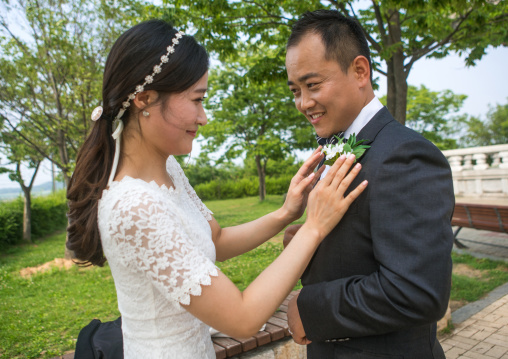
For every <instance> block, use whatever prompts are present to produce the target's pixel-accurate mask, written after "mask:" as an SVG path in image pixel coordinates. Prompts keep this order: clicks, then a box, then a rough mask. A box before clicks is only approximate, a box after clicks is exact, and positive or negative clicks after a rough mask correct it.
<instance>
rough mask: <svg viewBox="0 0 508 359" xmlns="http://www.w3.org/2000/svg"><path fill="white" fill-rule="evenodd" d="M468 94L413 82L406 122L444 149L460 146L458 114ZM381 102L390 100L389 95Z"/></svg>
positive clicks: (408, 99) (459, 118)
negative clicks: (457, 93) (430, 87)
mask: <svg viewBox="0 0 508 359" xmlns="http://www.w3.org/2000/svg"><path fill="white" fill-rule="evenodd" d="M466 98H467V96H466V95H460V94H459V95H456V94H454V93H453V92H452V91H451V90H444V91H440V92H438V91H431V90H429V89H428V88H427V87H425V86H424V85H420V87H416V86H409V88H408V98H407V118H406V126H408V127H409V128H411V129H413V130H415V131H416V132H419V133H421V134H422V135H423V136H424V137H425V138H426V139H428V140H429V141H431V142H432V143H434V144H435V145H436V146H437V147H438V148H439V149H441V150H448V149H453V148H457V140H456V138H455V137H456V132H457V128H456V123H457V121H460V120H461V117H460V116H458V115H455V116H454V114H456V113H457V112H458V111H459V110H460V109H461V107H462V105H463V104H464V101H465V100H466ZM380 100H381V102H383V103H385V104H386V96H383V97H382V98H381V99H380Z"/></svg>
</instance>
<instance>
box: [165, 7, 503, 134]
mask: <svg viewBox="0 0 508 359" xmlns="http://www.w3.org/2000/svg"><path fill="white" fill-rule="evenodd" d="M163 4H164V6H165V9H166V11H167V16H168V17H169V18H170V19H173V20H174V21H175V23H177V24H179V25H182V26H188V27H192V28H195V29H197V33H196V37H197V38H198V39H200V40H201V41H203V42H204V43H205V44H206V46H207V48H208V49H209V50H211V51H213V52H214V53H216V54H218V56H219V58H220V59H221V60H223V61H229V60H230V59H231V58H232V57H235V56H238V52H237V49H238V48H239V46H240V45H243V46H246V45H249V46H252V47H254V48H259V47H260V44H266V45H267V46H271V47H273V48H275V49H277V51H274V55H271V56H270V55H268V54H265V55H264V56H263V57H261V58H260V59H259V60H258V61H257V63H255V64H253V66H252V67H251V68H250V69H249V75H250V76H253V78H258V79H265V80H267V79H270V78H277V77H278V78H282V77H285V74H284V46H285V43H286V40H287V38H288V35H289V32H290V26H291V24H292V23H293V22H294V21H295V19H296V18H297V17H298V16H299V15H300V14H302V13H303V12H305V11H308V10H314V9H319V8H330V9H337V10H338V11H340V12H341V13H343V14H345V15H349V16H352V17H354V18H356V19H357V20H358V21H359V22H360V24H361V25H362V27H363V30H364V33H365V35H366V37H367V40H368V41H369V43H370V47H371V50H372V57H373V68H374V70H376V71H377V72H378V73H380V74H382V75H383V76H385V77H386V79H387V85H388V86H387V88H388V90H387V91H388V93H387V106H388V109H389V110H390V112H391V113H392V114H393V115H394V117H395V118H396V119H397V121H399V122H400V123H402V124H405V121H406V105H407V90H408V85H407V78H408V76H409V73H410V71H411V69H412V67H413V65H414V64H415V62H416V61H418V60H420V59H421V58H423V57H436V58H442V57H445V56H447V55H448V54H450V53H453V52H455V53H458V54H460V55H466V64H467V65H469V66H472V65H474V64H475V63H476V61H478V60H480V59H481V58H482V56H483V55H484V54H485V51H486V49H487V48H488V47H489V46H494V47H497V46H507V44H508V32H507V28H508V26H507V24H508V2H506V1H497V0H467V1H464V0H447V1H414V0H397V1H395V0H372V1H371V2H370V4H369V5H366V2H365V1H341V0H329V1H327V2H326V3H324V2H321V1H316V0H304V1H292V0H265V1H262V2H261V1H251V0H243V1H227V0H221V1H206V0H177V1H168V0H165V1H163ZM186 20H188V23H187V22H186ZM189 24H192V26H191V25H189Z"/></svg>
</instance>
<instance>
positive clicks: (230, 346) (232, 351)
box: [213, 337, 242, 357]
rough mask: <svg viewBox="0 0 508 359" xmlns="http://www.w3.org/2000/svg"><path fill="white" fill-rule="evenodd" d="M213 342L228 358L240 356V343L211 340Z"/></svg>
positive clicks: (221, 339) (224, 339)
mask: <svg viewBox="0 0 508 359" xmlns="http://www.w3.org/2000/svg"><path fill="white" fill-rule="evenodd" d="M213 342H214V343H215V344H217V345H219V346H221V347H223V348H224V349H226V354H227V356H228V357H232V356H233V355H237V354H240V353H241V352H242V343H240V342H239V341H237V340H234V339H231V338H217V337H216V338H213Z"/></svg>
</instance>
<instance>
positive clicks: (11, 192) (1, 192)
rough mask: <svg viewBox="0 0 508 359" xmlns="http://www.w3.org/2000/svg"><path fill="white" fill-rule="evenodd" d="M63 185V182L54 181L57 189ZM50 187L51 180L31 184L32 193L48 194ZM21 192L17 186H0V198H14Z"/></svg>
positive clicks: (51, 185) (51, 184)
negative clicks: (34, 184) (35, 184)
mask: <svg viewBox="0 0 508 359" xmlns="http://www.w3.org/2000/svg"><path fill="white" fill-rule="evenodd" d="M13 184H14V183H13ZM64 187H65V186H64V184H63V182H57V183H56V188H57V189H62V188H64ZM52 188H53V183H52V182H51V181H49V182H45V183H42V184H39V185H37V186H33V188H32V195H44V194H48V193H50V192H51V190H52ZM22 193H23V192H22V191H21V188H20V187H19V186H17V187H10V188H0V199H12V198H16V197H18V196H20V195H22Z"/></svg>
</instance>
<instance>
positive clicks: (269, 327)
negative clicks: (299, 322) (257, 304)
mask: <svg viewBox="0 0 508 359" xmlns="http://www.w3.org/2000/svg"><path fill="white" fill-rule="evenodd" d="M298 292H299V291H294V292H291V293H290V294H289V295H288V296H287V298H286V299H285V300H284V302H283V303H282V305H281V306H280V307H279V310H278V311H277V312H275V314H274V315H272V317H271V318H270V319H268V321H267V323H266V327H265V329H264V330H262V331H260V332H258V333H257V334H256V335H254V336H253V337H250V338H248V339H237V338H221V337H212V341H213V346H214V348H215V357H216V358H217V359H225V358H231V357H233V356H235V355H239V354H242V353H245V352H247V351H249V350H253V349H256V348H258V347H261V346H263V345H266V344H268V343H272V342H275V341H277V340H281V339H284V338H286V337H290V336H291V334H289V326H288V317H287V314H286V313H287V309H288V307H287V306H288V303H289V300H290V299H291V298H292V297H293V296H294V295H295V294H297V293H298Z"/></svg>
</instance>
